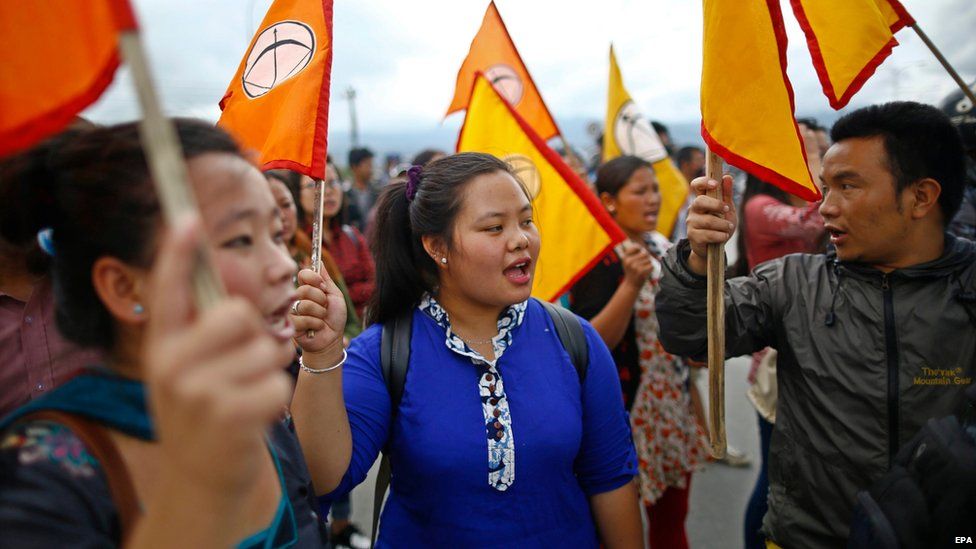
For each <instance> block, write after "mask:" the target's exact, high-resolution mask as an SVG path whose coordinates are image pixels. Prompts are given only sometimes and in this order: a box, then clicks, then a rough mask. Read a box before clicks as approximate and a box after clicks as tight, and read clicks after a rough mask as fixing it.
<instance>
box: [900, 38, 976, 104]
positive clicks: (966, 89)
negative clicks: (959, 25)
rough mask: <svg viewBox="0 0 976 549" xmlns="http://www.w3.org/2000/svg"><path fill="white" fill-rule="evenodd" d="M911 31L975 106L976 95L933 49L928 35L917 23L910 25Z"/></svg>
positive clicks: (936, 50) (935, 49)
mask: <svg viewBox="0 0 976 549" xmlns="http://www.w3.org/2000/svg"><path fill="white" fill-rule="evenodd" d="M912 30H914V31H915V33H916V34H918V37H919V38H921V39H922V42H925V45H926V46H928V48H929V50H931V51H932V54H933V55H935V58H936V59H938V60H939V63H942V67H943V68H945V70H946V72H948V73H949V76H951V77H952V79H953V80H955V81H956V84H958V85H959V88H960V89H962V93H964V94H965V95H966V97H968V98H969V100H970V101H972V103H973V105H976V94H973V90H972V89H970V88H969V86H967V85H966V82H964V81H963V79H962V78H961V77H960V76H959V73H957V72H956V69H954V68H953V67H952V65H951V64H949V60H948V59H946V58H945V56H944V55H942V52H941V51H939V48H937V47H935V44H933V43H932V41H931V40H929V37H928V35H927V34H925V32H924V31H923V30H922V28H921V27H919V26H918V23H912Z"/></svg>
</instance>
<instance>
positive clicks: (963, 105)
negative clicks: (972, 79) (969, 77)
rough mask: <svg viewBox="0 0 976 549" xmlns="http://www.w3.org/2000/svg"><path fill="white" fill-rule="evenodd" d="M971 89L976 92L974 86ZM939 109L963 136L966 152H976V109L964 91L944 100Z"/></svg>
mask: <svg viewBox="0 0 976 549" xmlns="http://www.w3.org/2000/svg"><path fill="white" fill-rule="evenodd" d="M970 87H971V88H972V89H973V90H976V87H973V85H972V84H971V85H970ZM939 108H941V109H942V112H944V113H945V114H946V116H948V117H949V119H950V120H952V124H953V125H954V126H956V128H957V129H958V130H959V133H960V134H962V144H963V146H964V147H965V148H966V150H967V151H976V109H973V102H972V101H970V100H969V98H968V97H966V96H965V95H964V94H963V93H962V90H956V91H954V92H952V93H950V94H949V95H948V96H947V97H946V98H945V99H943V100H942V103H941V104H940V105H939Z"/></svg>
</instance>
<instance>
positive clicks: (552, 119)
mask: <svg viewBox="0 0 976 549" xmlns="http://www.w3.org/2000/svg"><path fill="white" fill-rule="evenodd" d="M491 8H494V9H495V14H496V15H498V22H499V23H501V25H502V30H503V31H505V38H506V39H508V44H509V45H510V46H512V51H514V52H515V57H517V58H518V60H519V63H521V64H522V68H523V69H525V74H526V76H528V77H529V83H530V84H532V87H533V88H535V92H536V93H537V94H539V101H540V102H541V103H542V108H544V109H545V110H546V115H547V116H549V121H550V122H552V127H553V128H555V129H556V133H554V134H552V135H550V136H547V137H545V139H552V138H553V137H556V136H557V135H558V136H562V134H563V132H562V130H560V129H559V124H556V117H554V116H553V115H552V113H551V112H549V105H547V104H546V100H545V99H543V98H542V90H540V89H539V86H537V85H536V83H535V79H533V78H532V73H531V72H529V67H528V65H526V64H525V60H524V59H522V54H521V53H519V50H518V48H516V47H515V41H514V40H512V33H510V32H508V26H507V25H506V24H505V19H503V18H502V12H500V11H498V6H496V5H495V0H491V1H490V2H488V8H487V9H486V10H485V16H487V15H488V10H489V9H491ZM484 20H485V18H484V17H482V18H481V21H482V25H484ZM478 30H479V31H480V30H481V27H478ZM477 36H478V33H475V37H477ZM471 46H474V38H472V39H471ZM471 46H469V47H468V55H465V56H464V59H465V60H466V59H467V58H468V56H469V55H471ZM461 67H462V68H463V67H464V61H463V60H462V61H461ZM481 72H482V71H475V78H474V79H475V80H477V78H478V74H479V73H481ZM460 85H461V69H458V75H457V78H456V79H455V82H454V94H455V95H457V88H458V86H460ZM471 90H472V91H473V90H474V86H472V87H471ZM468 101H469V102H470V101H471V98H470V96H469V97H468ZM453 102H454V99H453V98H452V99H451V103H453ZM505 104H506V105H507V104H508V102H507V101H506V102H505ZM461 110H467V109H466V108H465V109H460V108H458V109H454V110H453V111H452V110H450V107H448V111H447V113H445V114H444V118H447V117H448V116H450V115H452V114H454V113H456V112H458V111H461Z"/></svg>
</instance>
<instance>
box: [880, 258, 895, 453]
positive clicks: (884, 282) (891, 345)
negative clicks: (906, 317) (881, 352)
mask: <svg viewBox="0 0 976 549" xmlns="http://www.w3.org/2000/svg"><path fill="white" fill-rule="evenodd" d="M881 291H882V293H883V295H884V327H885V356H886V357H887V359H888V467H889V468H891V464H892V462H893V460H894V459H895V454H897V453H898V339H897V337H896V334H895V306H894V296H893V295H892V291H891V284H890V283H889V282H888V274H887V273H885V274H883V275H881Z"/></svg>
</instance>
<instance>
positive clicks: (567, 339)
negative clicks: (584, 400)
mask: <svg viewBox="0 0 976 549" xmlns="http://www.w3.org/2000/svg"><path fill="white" fill-rule="evenodd" d="M538 301H539V303H540V304H541V305H542V308H543V309H545V310H546V312H547V313H549V317H550V318H552V324H553V325H554V326H555V327H556V334H557V335H558V336H559V341H560V342H562V344H563V347H564V348H565V349H566V352H567V353H569V358H570V359H572V361H573V367H574V368H576V375H578V376H579V381H580V386H582V385H583V382H584V381H586V370H587V369H588V368H589V366H590V349H589V345H587V343H586V334H584V333H583V325H582V324H580V319H579V317H577V316H576V315H575V314H573V312H572V311H569V310H567V309H564V308H562V307H559V306H557V305H553V304H552V303H549V302H548V301H542V300H541V299H540V300H538Z"/></svg>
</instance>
